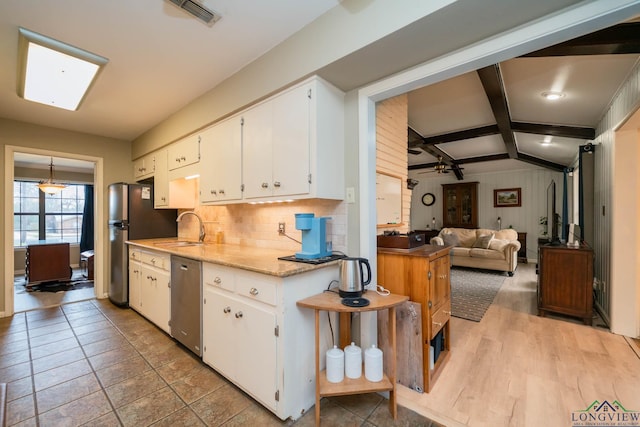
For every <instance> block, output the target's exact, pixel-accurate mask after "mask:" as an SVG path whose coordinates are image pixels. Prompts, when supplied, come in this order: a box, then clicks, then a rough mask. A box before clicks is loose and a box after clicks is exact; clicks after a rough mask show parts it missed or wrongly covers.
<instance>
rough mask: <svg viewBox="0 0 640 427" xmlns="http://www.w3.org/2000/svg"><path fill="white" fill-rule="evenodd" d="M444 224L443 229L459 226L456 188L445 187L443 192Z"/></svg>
mask: <svg viewBox="0 0 640 427" xmlns="http://www.w3.org/2000/svg"><path fill="white" fill-rule="evenodd" d="M443 193H444V194H443V201H444V220H443V221H444V224H443V225H442V226H443V227H455V226H457V225H458V191H457V189H456V188H455V187H445V188H444V190H443Z"/></svg>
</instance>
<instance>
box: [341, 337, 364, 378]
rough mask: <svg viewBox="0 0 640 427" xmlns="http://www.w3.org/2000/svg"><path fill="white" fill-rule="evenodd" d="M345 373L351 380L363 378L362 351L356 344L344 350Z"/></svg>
mask: <svg viewBox="0 0 640 427" xmlns="http://www.w3.org/2000/svg"><path fill="white" fill-rule="evenodd" d="M344 373H345V375H346V376H347V378H351V379H356V378H360V377H361V376H362V350H361V349H360V347H358V346H357V345H356V344H355V343H351V345H348V346H346V347H345V348H344Z"/></svg>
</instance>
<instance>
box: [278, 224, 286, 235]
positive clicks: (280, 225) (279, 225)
mask: <svg viewBox="0 0 640 427" xmlns="http://www.w3.org/2000/svg"><path fill="white" fill-rule="evenodd" d="M284 224H285V223H284V222H279V223H278V234H284V233H285V228H284Z"/></svg>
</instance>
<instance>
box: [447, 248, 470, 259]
mask: <svg viewBox="0 0 640 427" xmlns="http://www.w3.org/2000/svg"><path fill="white" fill-rule="evenodd" d="M469 251H471V248H462V247H460V246H457V247H454V248H451V252H450V253H449V254H450V255H451V256H467V257H468V256H469Z"/></svg>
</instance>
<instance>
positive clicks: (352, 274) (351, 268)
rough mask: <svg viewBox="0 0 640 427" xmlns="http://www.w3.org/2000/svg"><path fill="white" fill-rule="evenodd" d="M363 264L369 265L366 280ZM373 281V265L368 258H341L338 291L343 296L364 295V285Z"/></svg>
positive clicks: (356, 296)
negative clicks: (365, 278)
mask: <svg viewBox="0 0 640 427" xmlns="http://www.w3.org/2000/svg"><path fill="white" fill-rule="evenodd" d="M362 266H366V267H367V280H366V281H364V278H363V270H362ZM370 282H371V266H370V265H369V260H368V259H366V258H343V259H341V260H340V286H339V287H338V293H339V294H340V296H341V297H342V298H358V297H360V296H362V292H364V287H365V286H367V285H368V284H369V283H370Z"/></svg>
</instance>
